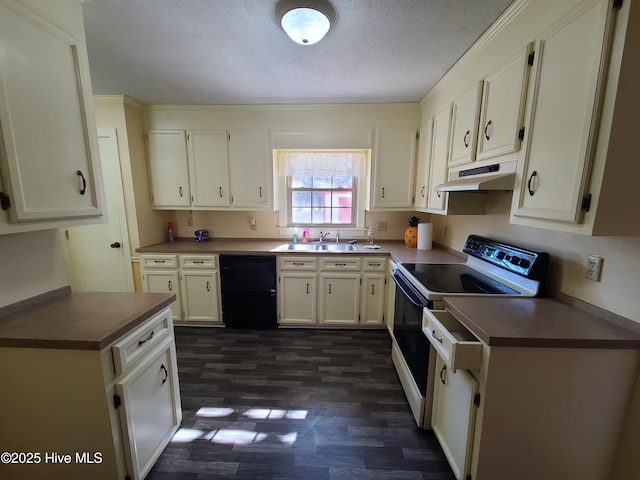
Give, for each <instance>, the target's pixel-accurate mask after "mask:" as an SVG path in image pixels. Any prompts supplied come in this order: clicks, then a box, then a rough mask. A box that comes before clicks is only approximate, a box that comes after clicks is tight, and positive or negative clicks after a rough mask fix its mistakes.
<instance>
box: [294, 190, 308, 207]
mask: <svg viewBox="0 0 640 480" xmlns="http://www.w3.org/2000/svg"><path fill="white" fill-rule="evenodd" d="M291 206H292V207H293V208H295V207H310V206H311V192H304V191H303V192H291Z"/></svg>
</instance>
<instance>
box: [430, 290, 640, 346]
mask: <svg viewBox="0 0 640 480" xmlns="http://www.w3.org/2000/svg"><path fill="white" fill-rule="evenodd" d="M443 303H444V305H445V308H446V309H447V310H448V311H449V312H451V313H452V314H453V315H454V316H455V317H456V318H457V319H458V320H459V321H460V322H461V323H462V324H463V325H464V326H465V327H467V328H468V329H469V330H470V331H471V332H472V333H473V334H474V335H475V336H476V337H478V338H479V339H480V340H481V341H482V342H483V343H485V344H487V345H489V346H503V347H556V348H601V349H608V348H610V349H614V348H615V349H627V348H628V349H639V348H640V335H639V334H637V333H634V332H633V331H631V330H630V329H627V328H624V327H622V326H620V325H618V324H616V323H614V322H612V321H610V320H608V319H605V318H602V317H601V316H599V315H596V314H594V313H591V312H588V311H585V310H582V309H580V308H576V307H575V306H572V305H569V304H567V303H565V302H563V301H560V300H559V299H555V298H513V297H509V298H495V297H444V299H443ZM626 321H627V322H631V320H626Z"/></svg>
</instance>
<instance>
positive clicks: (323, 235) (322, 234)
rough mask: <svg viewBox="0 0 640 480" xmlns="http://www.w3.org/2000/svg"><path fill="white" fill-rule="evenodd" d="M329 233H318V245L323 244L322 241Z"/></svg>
mask: <svg viewBox="0 0 640 480" xmlns="http://www.w3.org/2000/svg"><path fill="white" fill-rule="evenodd" d="M330 233H331V232H327V233H322V232H320V239H319V240H318V241H319V242H320V243H322V242H324V239H325V238H327V235H329V234H330Z"/></svg>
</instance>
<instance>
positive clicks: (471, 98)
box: [449, 82, 482, 167]
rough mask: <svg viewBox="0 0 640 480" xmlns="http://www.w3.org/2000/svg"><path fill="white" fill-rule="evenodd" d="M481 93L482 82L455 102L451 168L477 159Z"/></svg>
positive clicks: (450, 156)
mask: <svg viewBox="0 0 640 480" xmlns="http://www.w3.org/2000/svg"><path fill="white" fill-rule="evenodd" d="M481 93H482V82H478V83H476V84H475V85H473V87H471V88H470V89H469V90H467V91H466V92H465V93H463V94H462V95H461V96H460V97H458V98H457V99H456V100H454V102H453V113H452V121H451V147H450V150H449V167H453V166H456V165H464V164H466V163H471V162H473V161H474V160H475V159H476V140H477V138H478V112H479V111H480V95H481Z"/></svg>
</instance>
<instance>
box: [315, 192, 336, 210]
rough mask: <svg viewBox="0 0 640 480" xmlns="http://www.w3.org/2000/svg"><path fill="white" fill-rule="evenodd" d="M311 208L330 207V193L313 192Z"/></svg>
mask: <svg viewBox="0 0 640 480" xmlns="http://www.w3.org/2000/svg"><path fill="white" fill-rule="evenodd" d="M311 206H312V207H314V208H316V207H330V206H331V192H313V193H312V201H311Z"/></svg>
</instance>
